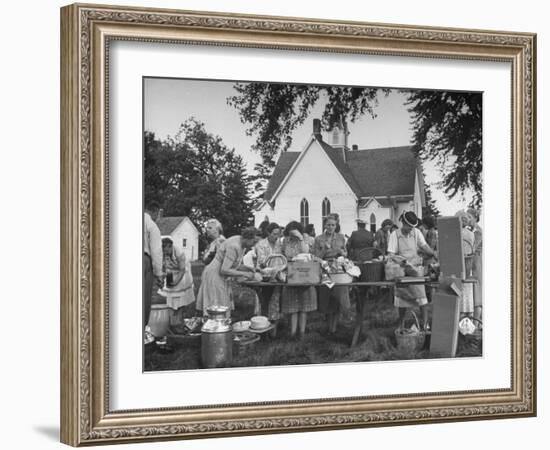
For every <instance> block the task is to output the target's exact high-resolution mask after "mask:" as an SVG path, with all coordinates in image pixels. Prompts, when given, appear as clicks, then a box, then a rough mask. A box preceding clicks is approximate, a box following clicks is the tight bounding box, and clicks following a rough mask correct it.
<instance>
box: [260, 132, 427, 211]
mask: <svg viewBox="0 0 550 450" xmlns="http://www.w3.org/2000/svg"><path fill="white" fill-rule="evenodd" d="M317 142H318V143H319V144H320V146H321V148H322V149H323V150H324V151H325V153H326V154H327V155H328V157H329V158H330V160H331V161H332V163H333V164H334V166H335V167H336V168H337V169H338V171H339V172H340V174H341V175H342V177H343V178H344V180H346V183H347V184H348V185H349V187H350V188H351V189H352V191H353V192H354V193H355V195H357V197H358V198H361V197H381V196H406V195H414V181H415V176H416V173H417V170H418V162H417V158H416V157H415V155H414V153H413V151H412V146H403V147H385V148H375V149H364V150H346V151H345V158H346V159H345V160H344V156H343V151H342V149H338V148H334V147H332V146H331V145H329V144H327V143H326V142H324V141H323V140H321V139H318V138H317ZM300 153H301V152H283V153H282V154H281V157H280V158H279V160H278V161H277V165H276V166H275V170H274V171H273V175H272V177H271V179H270V181H269V183H268V186H267V189H266V191H265V194H264V198H265V199H266V200H268V201H270V200H272V197H273V195H274V194H275V192H277V189H278V188H279V187H280V185H281V183H282V182H283V180H284V179H285V177H286V175H287V174H288V172H289V171H290V169H291V168H292V166H293V165H294V163H295V162H296V160H297V159H298V157H299V155H300Z"/></svg>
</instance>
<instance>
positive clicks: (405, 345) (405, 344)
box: [395, 310, 426, 353]
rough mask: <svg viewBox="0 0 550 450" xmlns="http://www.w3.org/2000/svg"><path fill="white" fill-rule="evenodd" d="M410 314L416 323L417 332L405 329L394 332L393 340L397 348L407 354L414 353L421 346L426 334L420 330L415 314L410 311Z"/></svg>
mask: <svg viewBox="0 0 550 450" xmlns="http://www.w3.org/2000/svg"><path fill="white" fill-rule="evenodd" d="M411 313H412V315H413V317H414V320H415V322H416V327H417V328H418V331H411V330H407V329H398V330H395V340H396V341H397V348H398V349H399V350H401V351H404V352H407V353H416V352H417V351H419V350H420V349H421V348H422V347H423V346H424V342H425V341H426V333H425V332H424V331H421V330H420V323H419V322H418V317H417V316H416V314H415V312H414V311H412V310H411Z"/></svg>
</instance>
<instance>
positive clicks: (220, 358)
mask: <svg viewBox="0 0 550 450" xmlns="http://www.w3.org/2000/svg"><path fill="white" fill-rule="evenodd" d="M201 361H202V367H203V368H205V369H212V368H216V367H230V366H231V362H232V361H233V332H231V331H229V332H223V333H202V335H201Z"/></svg>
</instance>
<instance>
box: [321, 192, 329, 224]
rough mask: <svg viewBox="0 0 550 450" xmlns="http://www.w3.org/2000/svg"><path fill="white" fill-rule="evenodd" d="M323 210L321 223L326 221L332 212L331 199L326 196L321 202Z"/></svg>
mask: <svg viewBox="0 0 550 450" xmlns="http://www.w3.org/2000/svg"><path fill="white" fill-rule="evenodd" d="M321 212H322V217H321V223H325V219H326V218H327V216H328V215H329V214H330V200H329V199H328V198H326V197H325V198H324V199H323V203H322V204H321Z"/></svg>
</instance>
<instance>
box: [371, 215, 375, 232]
mask: <svg viewBox="0 0 550 450" xmlns="http://www.w3.org/2000/svg"><path fill="white" fill-rule="evenodd" d="M370 230H371V231H372V232H373V233H376V216H375V215H374V213H372V214H371V215H370Z"/></svg>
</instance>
